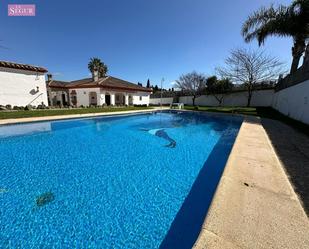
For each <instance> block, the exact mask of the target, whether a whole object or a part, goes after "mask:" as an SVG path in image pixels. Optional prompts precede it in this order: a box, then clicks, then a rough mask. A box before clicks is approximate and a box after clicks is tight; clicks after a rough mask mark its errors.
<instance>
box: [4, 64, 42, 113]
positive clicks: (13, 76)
mask: <svg viewBox="0 0 309 249" xmlns="http://www.w3.org/2000/svg"><path fill="white" fill-rule="evenodd" d="M46 72H47V70H46V69H45V68H43V67H38V66H32V65H27V64H20V63H14V62H7V61H0V105H3V106H6V105H11V106H12V107H13V106H27V105H33V106H37V105H40V104H42V103H43V104H44V105H48V101H47V92H46V84H45V73H46Z"/></svg>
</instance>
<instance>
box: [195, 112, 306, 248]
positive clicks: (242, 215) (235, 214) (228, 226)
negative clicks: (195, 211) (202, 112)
mask: <svg viewBox="0 0 309 249" xmlns="http://www.w3.org/2000/svg"><path fill="white" fill-rule="evenodd" d="M274 122H278V121H274ZM295 159H296V158H295ZM299 160H301V158H299ZM308 166H309V165H308ZM194 248H196V249H198V248H229V249H232V248H250V249H252V248H265V249H266V248H291V249H292V248H293V249H294V248H309V220H308V217H307V216H306V214H305V211H304V209H303V207H302V206H301V204H300V201H299V199H298V197H297V195H296V194H295V192H294V190H293V187H292V185H291V183H290V182H289V180H288V177H287V174H286V173H285V171H284V167H283V165H282V163H281V161H280V160H279V159H278V157H277V155H276V153H275V151H274V148H273V146H272V144H271V141H270V139H269V137H268V135H267V133H266V131H265V130H264V128H263V126H262V124H261V120H260V119H259V118H256V117H245V120H244V122H243V124H242V126H241V129H240V131H239V134H238V136H237V139H236V141H235V144H234V146H233V149H232V152H231V154H230V156H229V159H228V162H227V164H226V167H225V170H224V173H223V175H222V178H221V180H220V183H219V185H218V188H217V191H216V194H215V196H214V198H213V201H212V204H211V207H210V209H209V211H208V214H207V217H206V219H205V221H204V224H203V226H202V229H201V232H200V235H199V237H198V239H197V241H196V243H195V245H194Z"/></svg>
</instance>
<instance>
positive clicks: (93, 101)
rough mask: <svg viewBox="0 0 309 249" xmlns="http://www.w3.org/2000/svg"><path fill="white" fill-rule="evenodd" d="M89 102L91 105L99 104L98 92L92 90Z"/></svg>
mask: <svg viewBox="0 0 309 249" xmlns="http://www.w3.org/2000/svg"><path fill="white" fill-rule="evenodd" d="M89 104H90V105H97V104H98V99H97V93H96V92H90V93H89Z"/></svg>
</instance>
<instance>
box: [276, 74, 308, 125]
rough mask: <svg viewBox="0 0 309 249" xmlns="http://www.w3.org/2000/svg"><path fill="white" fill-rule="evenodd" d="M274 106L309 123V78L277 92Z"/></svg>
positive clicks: (285, 113)
mask: <svg viewBox="0 0 309 249" xmlns="http://www.w3.org/2000/svg"><path fill="white" fill-rule="evenodd" d="M272 107H273V108H274V109H276V110H278V111H279V112H281V113H282V114H284V115H286V116H289V117H291V118H293V119H296V120H299V121H302V122H303V123H306V124H309V80H305V81H303V82H302V83H299V84H297V85H294V86H290V87H287V88H284V89H282V90H279V91H277V92H275V94H274V98H273V103H272Z"/></svg>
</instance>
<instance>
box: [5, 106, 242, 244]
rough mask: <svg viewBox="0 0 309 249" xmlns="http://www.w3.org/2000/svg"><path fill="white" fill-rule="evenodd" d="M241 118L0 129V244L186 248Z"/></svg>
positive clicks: (174, 117) (145, 118) (152, 117)
mask: <svg viewBox="0 0 309 249" xmlns="http://www.w3.org/2000/svg"><path fill="white" fill-rule="evenodd" d="M241 122H242V120H241V119H239V118H235V117H229V116H227V117H216V116H213V115H206V114H195V113H194V114H193V113H187V112H186V113H177V112H174V113H168V112H166V113H157V114H155V113H151V114H141V115H132V116H117V117H103V118H102V117H100V118H91V119H79V120H67V121H54V122H39V123H32V124H21V125H10V126H2V127H0V153H1V154H0V179H1V180H0V200H1V202H0V247H1V248H51V247H53V248H86V247H87V248H159V247H161V248H190V247H191V246H192V244H193V243H194V241H195V240H196V238H197V236H198V233H199V230H200V227H201V224H202V222H203V219H204V217H205V215H206V213H207V210H208V207H209V204H210V202H211V199H212V197H213V194H214V191H215V189H216V186H217V183H218V181H219V180H220V176H221V174H222V171H223V169H224V165H225V162H226V160H227V157H228V155H229V153H230V150H231V148H232V145H233V143H234V140H235V137H236V135H237V133H238V130H239V127H240V124H241ZM44 193H45V194H46V193H47V194H50V193H51V194H52V196H53V198H51V199H50V200H47V201H46V203H44V202H43V204H42V205H37V199H38V197H39V196H41V195H42V194H44Z"/></svg>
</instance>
